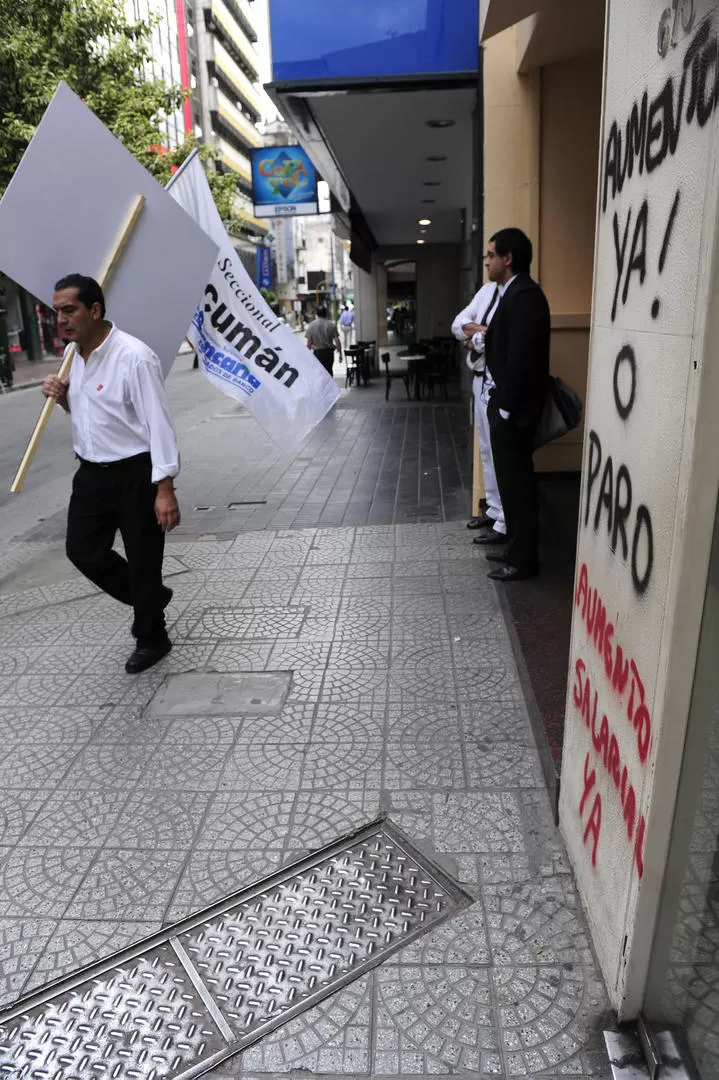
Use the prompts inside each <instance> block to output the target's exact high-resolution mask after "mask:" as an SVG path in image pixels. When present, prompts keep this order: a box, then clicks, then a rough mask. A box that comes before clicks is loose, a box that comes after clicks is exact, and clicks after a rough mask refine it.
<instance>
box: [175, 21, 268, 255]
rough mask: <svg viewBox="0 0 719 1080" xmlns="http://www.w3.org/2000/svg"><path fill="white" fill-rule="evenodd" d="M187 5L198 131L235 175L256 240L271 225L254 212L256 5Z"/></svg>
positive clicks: (247, 227)
mask: <svg viewBox="0 0 719 1080" xmlns="http://www.w3.org/2000/svg"><path fill="white" fill-rule="evenodd" d="M185 10H186V16H187V25H188V51H189V62H190V81H191V85H192V97H191V110H192V121H193V125H194V133H195V137H196V139H197V140H198V141H199V142H203V143H207V144H209V145H212V146H214V147H215V149H216V151H217V161H218V165H219V167H220V168H221V169H223V170H224V171H226V172H230V173H232V175H233V177H234V178H235V181H236V184H237V198H236V202H235V211H236V214H237V216H238V218H239V219H240V220H241V222H242V232H243V235H244V237H245V241H246V242H247V241H251V242H252V243H254V244H257V243H260V242H262V239H263V238H264V237H265V236H266V235H267V226H266V224H265V223H263V222H261V221H259V220H257V219H256V218H255V217H254V214H253V212H252V211H253V208H252V168H251V163H250V155H251V152H252V150H253V149H255V148H256V147H258V146H262V144H263V139H262V136H261V134H260V132H259V131H258V128H257V124H258V122H259V121H260V119H261V117H262V101H261V94H260V88H259V86H258V80H259V77H260V76H259V63H260V61H259V57H258V54H257V52H256V49H255V43H256V42H257V30H256V26H255V15H254V11H253V5H252V4H251V3H250V0H186V7H185ZM244 246H245V247H247V243H245V245H244ZM250 261H251V260H250Z"/></svg>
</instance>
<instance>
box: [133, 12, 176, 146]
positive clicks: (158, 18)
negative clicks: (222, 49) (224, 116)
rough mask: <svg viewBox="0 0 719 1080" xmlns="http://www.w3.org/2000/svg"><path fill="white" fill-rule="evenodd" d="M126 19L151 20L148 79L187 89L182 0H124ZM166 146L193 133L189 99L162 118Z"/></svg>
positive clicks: (172, 144) (174, 144)
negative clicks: (160, 80) (180, 107)
mask: <svg viewBox="0 0 719 1080" xmlns="http://www.w3.org/2000/svg"><path fill="white" fill-rule="evenodd" d="M125 10H126V13H127V17H128V18H129V19H134V20H136V21H137V22H148V21H150V20H153V22H154V25H153V30H152V36H151V40H150V48H151V56H150V59H149V62H148V67H147V75H148V78H150V79H153V80H154V79H163V80H164V81H165V82H166V83H167V85H168V86H181V87H182V88H183V89H184V90H189V89H190V73H189V59H188V52H187V26H186V20H185V4H184V0H125ZM161 126H162V130H163V132H164V134H165V145H166V146H168V147H169V148H170V149H172V150H174V149H175V147H177V146H180V145H181V143H182V142H183V141H184V138H185V135H187V134H190V135H191V134H192V109H191V106H190V103H189V101H188V102H186V103H185V105H184V107H183V108H182V109H178V110H177V112H175V113H173V114H172V116H165V117H163V118H162V121H161Z"/></svg>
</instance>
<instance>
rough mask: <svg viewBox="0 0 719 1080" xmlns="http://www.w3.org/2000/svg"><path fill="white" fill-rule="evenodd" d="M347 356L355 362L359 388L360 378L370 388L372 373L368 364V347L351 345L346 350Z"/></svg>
mask: <svg viewBox="0 0 719 1080" xmlns="http://www.w3.org/2000/svg"><path fill="white" fill-rule="evenodd" d="M345 356H351V357H352V358H353V359H354V360H355V371H356V373H357V386H359V385H360V378H361V379H362V380H363V382H364V385H365V386H369V375H370V372H369V364H368V362H367V346H366V345H350V347H349V348H348V349H345Z"/></svg>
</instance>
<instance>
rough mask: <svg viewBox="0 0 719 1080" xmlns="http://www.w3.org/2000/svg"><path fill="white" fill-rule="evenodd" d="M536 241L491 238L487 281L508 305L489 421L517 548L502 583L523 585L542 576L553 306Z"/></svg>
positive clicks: (495, 341)
mask: <svg viewBox="0 0 719 1080" xmlns="http://www.w3.org/2000/svg"><path fill="white" fill-rule="evenodd" d="M531 263H532V244H531V241H530V240H529V237H527V236H525V234H524V233H523V232H522V231H521V230H520V229H501V230H500V231H499V232H498V233H495V234H494V236H493V237H492V238H491V240H490V241H489V245H488V248H487V254H486V256H485V266H486V268H487V276H488V277H489V280H490V281H493V282H494V283H495V284H496V285H497V286H498V288H499V293H500V301H499V305H498V307H497V309H496V313H495V316H494V318H493V319H492V322H491V323H490V325H489V327H488V328H487V330H486V333H485V337H484V344H485V356H486V361H487V367H488V368H489V371H490V373H491V375H492V378H493V379H494V382H495V388H494V390H493V391H492V393H491V397H490V400H489V406H488V409H487V416H488V419H489V430H490V436H491V440H492V456H493V458H494V464H495V469H496V472H497V482H498V484H499V493H500V496H501V499H502V506H503V507H504V513H505V520H506V523H507V536H508V540H509V543H508V545H507V547H506V548H505V550H504V552H503V553H502V554H501V555H491V554H490V555H488V556H487V558H488V559H490V560H492V561H495V562H499V563H500V564H501V565H500V566H499V567H497V569H496V570H493V571H492V572H491V573H490V575H489V576H490V577H491V578H493V579H494V580H495V581H521V580H522V579H523V578H528V577H534V576H536V574H538V573H539V556H538V552H537V542H538V535H537V534H538V524H539V522H538V518H539V507H538V503H537V492H536V487H535V482H534V461H533V454H534V433H535V429H536V427H537V423H538V422H539V419H540V417H541V415H542V409H543V407H544V401H545V398H546V394H547V386H548V382H549V305H548V303H547V298H546V297H545V295H544V293H543V292H542V290H541V289H540V287H539V285H537V283H536V281H533V280H532V278H531V277H530V276H529V267H530V265H531Z"/></svg>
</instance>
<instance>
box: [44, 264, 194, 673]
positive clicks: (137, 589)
mask: <svg viewBox="0 0 719 1080" xmlns="http://www.w3.org/2000/svg"><path fill="white" fill-rule="evenodd" d="M53 307H54V309H55V311H56V313H57V321H58V330H59V333H60V336H61V337H62V338H64V339H65V340H66V341H68V342H74V344H75V349H76V352H75V357H74V359H73V362H72V367H71V368H70V377H69V379H67V380H60V379H59V378H58V377H57V375H48V377H47V378H46V379H45V381H44V382H43V384H42V392H43V394H44V395H45V397H51V398H55V399H56V401H57V402H58V404H59V405H61V406H62V408H63V409H64V410H65V412H68V413H69V414H70V419H71V420H72V441H73V447H74V449H75V455H76V457H77V459H78V461H79V462H80V467H79V468H78V470H77V472H76V473H75V476H74V479H73V483H72V496H71V498H70V506H69V508H68V515H67V537H66V544H65V546H66V551H67V556H68V558H69V559H70V561H71V562H72V563H73V564H74V565H75V566H76V567H77V569H78V570H79V571H80V572H81V573H82V574H84V575H85V577H87V578H89V579H90V581H92V582H93V583H94V584H95V585H97V586H98V587H99V588H100V589H102V590H103V592H106V593H108V595H109V596H112V597H114V598H115V600H119V601H120V602H121V603H123V604H127V605H129V606H131V607H132V608H133V609H134V615H135V618H134V622H133V624H132V631H131V632H132V634H133V636H134V637H135V639H136V642H137V644H136V648H135V650H134V652H133V653H132V655H131V656H130V657H129V659H128V661H127V663H126V664H125V670H126V671H127V672H129V673H130V674H137V673H138V672H140V671H144V670H145V669H146V668H149V667H151V666H152V665H153V664H156V663H157V662H158V660H161V659H162V657H163V656H165V655H166V654H167V653H168V652H169V651H170V649H171V648H172V644H171V642H170V639H169V637H168V636H167V630H166V628H165V614H164V609H165V608H166V607H167V605H168V604H169V602H170V600H171V598H172V590H171V589H168V588H167V587H166V586H165V585H163V583H162V558H163V553H164V547H165V533H166V532H169V531H170V530H171V529H174V528H175V526H177V525H179V523H180V508H179V506H178V505H177V499H176V497H175V487H174V483H173V479H174V477H175V476H176V475H177V473H178V472H179V469H180V459H179V451H178V449H177V440H176V438H175V432H174V430H173V427H172V419H171V416H170V407H169V405H168V402H167V395H166V393H165V384H164V382H163V379H162V369H161V367H160V362H159V360H158V358H157V357H156V356H155V354H154V353H153V352H152V350H151V349H150V348H149V347H148V346H147V345H145V344H144V343H143V342H142V341H139V340H138V339H137V338H134V337H131V336H130V334H125V333H123V331H122V330H120V329H118V327H117V326H114V325H113V324H112V323H111V322H109V321H108V320H107V319H106V318H105V298H104V296H103V293H102V289H101V288H100V286H99V285H98V283H97V282H96V281H95V280H94V279H93V278H90V277H84V276H83V275H82V274H69V275H68V276H67V277H64V278H62V279H61V280H60V281H58V283H57V285H56V286H55V295H54V297H53ZM118 529H119V531H120V535H121V536H122V542H123V545H124V548H125V558H124V559H123V558H122V556H121V555H119V554H118V553H117V552H116V551H113V544H114V542H115V536H116V534H117V531H118Z"/></svg>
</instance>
